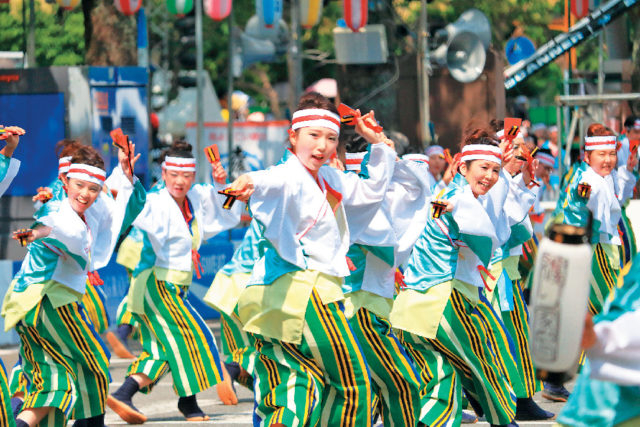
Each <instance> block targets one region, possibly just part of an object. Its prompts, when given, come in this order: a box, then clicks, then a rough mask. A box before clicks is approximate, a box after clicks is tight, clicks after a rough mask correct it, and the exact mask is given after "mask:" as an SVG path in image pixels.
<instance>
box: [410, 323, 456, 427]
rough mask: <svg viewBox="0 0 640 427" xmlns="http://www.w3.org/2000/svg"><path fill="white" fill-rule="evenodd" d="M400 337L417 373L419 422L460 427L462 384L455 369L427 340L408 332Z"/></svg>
mask: <svg viewBox="0 0 640 427" xmlns="http://www.w3.org/2000/svg"><path fill="white" fill-rule="evenodd" d="M401 337H402V344H403V346H404V347H405V348H406V349H407V352H408V353H409V355H411V358H412V359H413V360H414V361H415V363H416V366H417V367H418V370H419V372H420V391H419V392H420V394H419V395H420V402H421V408H420V415H419V421H420V422H422V423H423V424H425V425H428V426H430V427H456V426H459V425H460V423H461V422H462V409H461V408H460V403H461V402H462V385H461V384H460V378H459V376H458V373H457V371H456V369H454V367H453V365H452V364H451V362H449V360H448V359H447V358H446V357H444V355H443V354H442V353H441V352H439V351H437V350H436V349H435V348H434V347H433V346H432V345H431V344H430V343H429V340H427V339H425V338H423V337H421V336H418V335H415V334H412V333H410V332H407V331H402V336H401Z"/></svg>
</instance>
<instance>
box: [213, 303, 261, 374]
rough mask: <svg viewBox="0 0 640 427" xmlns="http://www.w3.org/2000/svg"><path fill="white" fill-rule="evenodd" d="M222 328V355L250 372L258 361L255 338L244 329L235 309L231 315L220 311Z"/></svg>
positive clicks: (226, 359) (251, 372) (227, 360)
mask: <svg viewBox="0 0 640 427" xmlns="http://www.w3.org/2000/svg"><path fill="white" fill-rule="evenodd" d="M220 329H221V341H222V355H223V356H224V357H225V362H227V363H232V362H235V363H237V364H238V365H240V366H242V368H243V369H244V370H245V371H247V372H248V373H250V374H253V368H254V366H255V363H256V350H255V348H254V347H253V339H251V338H249V335H248V334H247V333H246V332H245V331H243V330H242V323H241V322H240V319H239V318H238V315H237V312H236V311H234V312H233V313H232V314H231V316H227V315H226V314H225V313H223V312H220Z"/></svg>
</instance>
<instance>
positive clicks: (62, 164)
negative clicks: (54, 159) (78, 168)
mask: <svg viewBox="0 0 640 427" xmlns="http://www.w3.org/2000/svg"><path fill="white" fill-rule="evenodd" d="M69 166H71V156H64V157H60V158H59V159H58V175H61V174H63V173H67V172H69Z"/></svg>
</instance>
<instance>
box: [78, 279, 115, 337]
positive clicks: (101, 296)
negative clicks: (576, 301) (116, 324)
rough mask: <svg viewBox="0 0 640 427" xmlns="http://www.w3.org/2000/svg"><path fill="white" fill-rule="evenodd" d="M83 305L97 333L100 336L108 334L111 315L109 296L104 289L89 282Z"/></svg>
mask: <svg viewBox="0 0 640 427" xmlns="http://www.w3.org/2000/svg"><path fill="white" fill-rule="evenodd" d="M82 305H83V306H84V309H85V311H86V312H87V315H88V316H89V319H91V321H92V322H93V326H95V328H96V331H97V332H98V333H99V334H102V333H104V332H106V330H107V329H108V328H109V315H108V314H107V296H106V295H105V293H104V290H103V289H102V287H100V286H93V285H91V284H89V280H87V286H86V288H85V292H84V296H83V297H82Z"/></svg>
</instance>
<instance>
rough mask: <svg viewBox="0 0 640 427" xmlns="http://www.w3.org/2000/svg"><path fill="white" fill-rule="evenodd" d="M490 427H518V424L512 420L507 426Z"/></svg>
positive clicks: (492, 426)
mask: <svg viewBox="0 0 640 427" xmlns="http://www.w3.org/2000/svg"><path fill="white" fill-rule="evenodd" d="M491 427H518V423H516V421H515V420H513V421H511V422H510V423H509V424H491Z"/></svg>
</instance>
